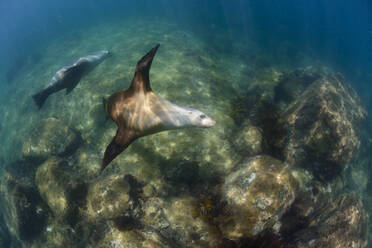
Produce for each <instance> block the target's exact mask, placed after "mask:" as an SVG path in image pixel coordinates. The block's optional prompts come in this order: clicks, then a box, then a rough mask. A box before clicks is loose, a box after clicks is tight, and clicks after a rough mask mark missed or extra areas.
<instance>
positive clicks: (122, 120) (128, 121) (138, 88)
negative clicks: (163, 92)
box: [101, 44, 216, 171]
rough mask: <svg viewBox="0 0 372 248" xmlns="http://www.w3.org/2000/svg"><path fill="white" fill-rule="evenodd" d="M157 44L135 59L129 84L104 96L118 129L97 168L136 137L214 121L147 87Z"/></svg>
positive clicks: (102, 165) (198, 125) (202, 125)
mask: <svg viewBox="0 0 372 248" xmlns="http://www.w3.org/2000/svg"><path fill="white" fill-rule="evenodd" d="M158 48H159V44H158V45H156V46H155V47H154V48H152V49H151V50H150V51H149V52H148V53H147V54H146V55H145V56H144V57H142V58H141V59H140V60H139V61H138V63H137V67H136V72H135V74H134V77H133V79H132V82H131V85H130V87H129V88H128V89H126V90H121V91H118V92H116V93H114V94H112V95H111V96H110V97H109V98H108V100H107V103H106V111H107V113H108V115H109V117H110V118H111V119H112V120H113V121H114V122H115V123H116V125H117V126H118V129H117V132H116V135H115V137H114V138H113V140H112V141H111V143H110V144H109V145H108V146H107V148H106V151H105V153H104V157H103V160H102V164H101V171H103V170H104V169H105V168H106V166H107V165H108V164H109V163H110V162H111V161H112V160H113V159H114V158H115V157H116V156H118V155H119V154H120V153H121V152H122V151H124V150H125V149H126V148H127V147H128V146H129V145H130V144H131V143H132V142H133V141H134V140H136V139H137V138H140V137H143V136H146V135H150V134H154V133H157V132H161V131H165V130H171V129H179V128H186V127H202V128H208V127H212V126H214V125H215V123H216V122H215V121H214V120H212V119H211V118H210V117H208V116H207V115H206V114H204V113H203V112H201V111H199V110H196V109H192V108H185V107H180V106H177V105H176V104H173V103H171V102H169V101H167V100H165V99H162V98H160V97H158V96H157V95H156V94H155V93H154V92H153V91H152V90H151V87H150V78H149V71H150V67H151V63H152V60H153V58H154V56H155V53H156V51H157V50H158Z"/></svg>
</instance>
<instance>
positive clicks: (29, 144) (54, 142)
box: [22, 118, 81, 160]
mask: <svg viewBox="0 0 372 248" xmlns="http://www.w3.org/2000/svg"><path fill="white" fill-rule="evenodd" d="M80 143H81V137H80V135H79V133H78V132H77V131H76V130H74V129H73V128H71V127H69V126H67V125H65V124H64V123H63V122H62V121H60V120H58V119H56V118H48V119H44V120H42V121H40V122H39V123H38V124H37V125H36V126H35V127H34V128H33V130H31V131H30V134H29V136H28V137H26V138H25V142H24V143H23V147H22V154H23V157H24V158H26V159H34V160H43V159H46V158H47V157H49V156H52V155H55V156H65V155H70V154H72V153H73V152H74V151H75V150H76V149H77V147H78V146H79V145H80Z"/></svg>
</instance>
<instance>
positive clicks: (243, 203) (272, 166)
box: [219, 155, 297, 241]
mask: <svg viewBox="0 0 372 248" xmlns="http://www.w3.org/2000/svg"><path fill="white" fill-rule="evenodd" d="M296 190H297V182H296V181H295V179H294V178H293V177H292V175H291V173H290V171H289V168H288V165H287V164H284V163H282V162H281V161H279V160H277V159H274V158H272V157H270V156H266V155H264V156H256V157H253V158H250V159H248V160H247V161H246V162H244V163H243V164H241V165H240V166H239V167H238V169H237V170H236V171H234V172H232V173H231V174H230V175H229V176H228V177H227V178H226V180H225V183H224V184H223V186H222V200H223V201H225V202H226V207H225V210H224V212H225V213H224V214H223V215H222V216H221V218H220V224H219V226H220V229H221V231H222V233H223V234H224V236H225V237H226V238H228V239H231V240H234V241H238V240H239V239H242V238H248V239H255V238H257V237H258V235H261V234H262V233H263V232H266V231H271V230H274V232H277V231H279V229H280V226H281V223H280V217H281V216H282V215H283V214H284V213H285V212H286V211H287V209H288V208H289V207H290V206H291V204H292V202H293V201H294V199H295V192H296Z"/></svg>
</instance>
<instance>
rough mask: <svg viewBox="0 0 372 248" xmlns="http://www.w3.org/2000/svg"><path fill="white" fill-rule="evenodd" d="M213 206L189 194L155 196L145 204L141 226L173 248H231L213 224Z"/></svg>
mask: <svg viewBox="0 0 372 248" xmlns="http://www.w3.org/2000/svg"><path fill="white" fill-rule="evenodd" d="M210 204H211V202H209V201H208V202H207V203H204V202H201V201H200V199H196V198H194V197H191V196H187V195H182V196H178V197H173V198H171V199H168V200H164V199H162V198H158V197H152V198H149V199H147V200H146V201H145V202H144V204H143V205H142V211H143V216H142V218H141V223H142V224H143V225H144V226H145V227H148V228H152V229H154V230H156V231H157V232H158V233H159V234H160V235H161V236H162V237H164V238H165V239H166V240H168V241H171V243H170V247H200V248H202V247H229V246H227V245H228V243H227V242H226V240H223V239H222V237H221V235H220V232H219V230H218V227H217V226H215V225H214V224H212V223H211V218H210V217H211V216H210V215H211V213H210V211H211V210H212V208H213V207H214V206H211V205H210Z"/></svg>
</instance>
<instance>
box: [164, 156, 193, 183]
mask: <svg viewBox="0 0 372 248" xmlns="http://www.w3.org/2000/svg"><path fill="white" fill-rule="evenodd" d="M166 178H167V180H169V181H171V182H172V183H174V184H187V185H193V184H195V183H197V182H198V181H199V180H200V179H199V165H198V164H197V163H193V162H188V161H182V162H179V163H177V165H175V166H173V167H172V168H170V169H169V170H168V171H167V172H166Z"/></svg>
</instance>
